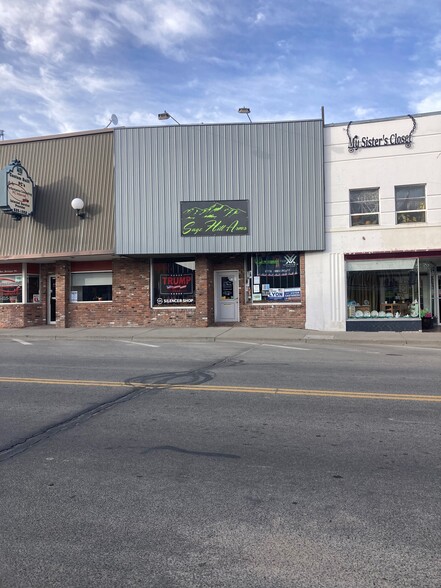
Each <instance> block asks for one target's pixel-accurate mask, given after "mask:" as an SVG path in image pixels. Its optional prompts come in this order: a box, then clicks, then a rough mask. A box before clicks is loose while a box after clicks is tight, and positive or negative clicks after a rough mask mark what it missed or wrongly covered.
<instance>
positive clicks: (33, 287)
mask: <svg viewBox="0 0 441 588" xmlns="http://www.w3.org/2000/svg"><path fill="white" fill-rule="evenodd" d="M27 301H28V302H40V276H31V275H28V277H27Z"/></svg>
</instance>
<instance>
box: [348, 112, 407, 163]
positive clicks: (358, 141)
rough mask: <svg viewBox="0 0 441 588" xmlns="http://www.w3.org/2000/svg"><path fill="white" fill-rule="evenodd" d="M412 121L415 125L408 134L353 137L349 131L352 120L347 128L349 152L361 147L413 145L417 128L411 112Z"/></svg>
mask: <svg viewBox="0 0 441 588" xmlns="http://www.w3.org/2000/svg"><path fill="white" fill-rule="evenodd" d="M407 116H408V117H409V118H410V119H411V121H412V123H413V127H412V130H411V131H410V132H409V133H408V134H404V135H403V134H401V133H391V134H390V135H385V134H383V135H381V136H376V137H369V136H365V137H360V136H359V135H354V136H353V137H351V134H350V132H349V130H350V127H351V124H352V121H351V122H350V123H349V124H348V127H347V129H346V133H347V135H348V139H349V145H348V151H349V153H353V152H354V151H358V150H359V149H365V148H369V147H390V146H392V145H404V146H405V147H408V148H409V147H411V146H412V135H413V133H414V132H415V129H416V120H415V119H414V118H413V116H411V115H410V114H408V115H407Z"/></svg>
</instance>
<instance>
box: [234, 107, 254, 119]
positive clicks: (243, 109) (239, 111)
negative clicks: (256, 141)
mask: <svg viewBox="0 0 441 588" xmlns="http://www.w3.org/2000/svg"><path fill="white" fill-rule="evenodd" d="M237 112H238V113H239V114H246V115H247V117H248V120H249V121H250V122H252V121H251V118H250V112H251V109H250V108H247V107H246V106H242V108H239V110H238V111H237Z"/></svg>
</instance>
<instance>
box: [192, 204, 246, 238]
mask: <svg viewBox="0 0 441 588" xmlns="http://www.w3.org/2000/svg"><path fill="white" fill-rule="evenodd" d="M248 217H249V214H248V200H214V201H213V200H208V201H202V202H181V235H182V236H183V237H220V236H225V235H248V234H249V231H250V230H249V218H248Z"/></svg>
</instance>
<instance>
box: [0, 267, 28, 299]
mask: <svg viewBox="0 0 441 588" xmlns="http://www.w3.org/2000/svg"><path fill="white" fill-rule="evenodd" d="M22 282H23V276H22V275H21V274H19V275H7V274H6V275H1V276H0V302H1V303H3V304H5V303H15V302H22Z"/></svg>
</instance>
